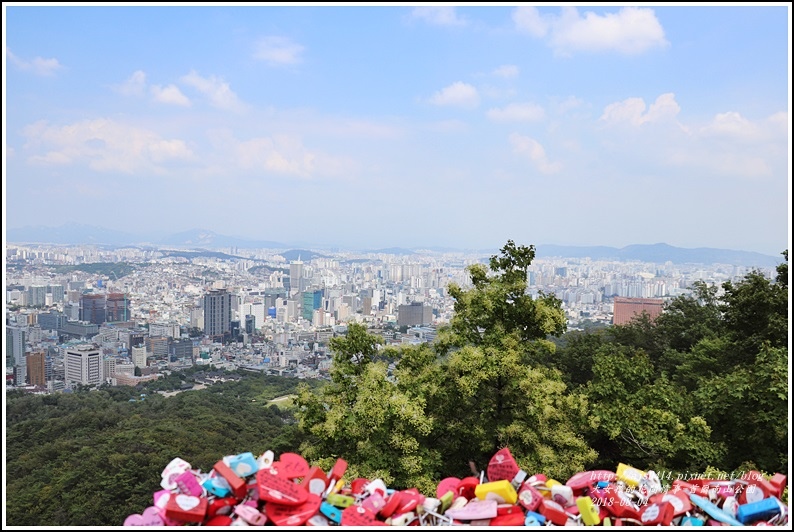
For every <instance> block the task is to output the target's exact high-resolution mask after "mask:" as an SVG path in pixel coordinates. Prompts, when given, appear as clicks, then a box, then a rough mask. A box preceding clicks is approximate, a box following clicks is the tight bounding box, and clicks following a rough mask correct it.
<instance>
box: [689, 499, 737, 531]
mask: <svg viewBox="0 0 794 532" xmlns="http://www.w3.org/2000/svg"><path fill="white" fill-rule="evenodd" d="M689 500H690V501H692V504H694V505H695V506H697V507H698V508H700V509H702V510H703V511H704V512H706V513H707V514H709V515H710V516H711V517H712V518H713V519H714V520H716V521H719V522H720V523H727V524H729V525H731V526H743V525H742V523H740V522H739V521H737V520H736V519H734V518H733V516H731V515H730V514H728V512H725V511H723V510H722V509H720V507H719V506H717V505H716V504H714V503H713V502H711V501H709V500H708V499H704V498H703V497H701V496H699V495H695V494H694V493H690V494H689ZM740 508H741V506H740Z"/></svg>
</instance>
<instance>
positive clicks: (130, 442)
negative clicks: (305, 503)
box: [5, 375, 303, 527]
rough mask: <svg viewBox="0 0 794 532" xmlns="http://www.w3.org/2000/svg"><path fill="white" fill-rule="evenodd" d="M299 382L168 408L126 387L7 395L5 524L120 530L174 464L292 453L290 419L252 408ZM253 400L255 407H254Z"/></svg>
mask: <svg viewBox="0 0 794 532" xmlns="http://www.w3.org/2000/svg"><path fill="white" fill-rule="evenodd" d="M296 384H297V379H282V378H280V377H269V376H263V375H259V376H254V375H252V376H250V377H245V378H244V379H242V380H241V381H238V382H228V383H224V384H217V385H215V386H212V387H210V388H208V389H206V390H200V391H189V392H184V393H180V394H178V395H176V396H174V397H171V398H164V397H162V396H160V395H158V394H153V395H148V396H147V397H146V399H145V400H144V401H134V402H130V401H129V399H136V398H138V395H139V393H138V392H137V391H136V390H134V389H133V388H130V387H103V388H102V389H100V390H99V391H93V392H82V393H72V394H64V393H60V394H53V395H45V396H36V395H24V394H22V393H20V392H10V393H8V394H7V407H6V430H7V433H6V475H7V476H6V478H7V485H6V490H5V494H6V522H7V524H9V525H13V526H26V527H27V526H41V525H58V526H119V525H120V524H121V523H122V522H123V521H124V519H125V518H126V516H127V515H129V514H130V513H135V512H140V511H141V510H143V509H144V508H146V507H147V506H151V503H152V500H151V497H152V493H153V492H154V491H157V490H158V489H160V487H159V483H158V482H159V478H160V472H161V471H162V470H163V468H164V467H165V466H166V465H167V464H168V462H170V461H171V459H173V458H174V457H177V456H179V457H181V458H183V459H185V460H187V461H188V462H190V463H191V465H192V466H193V467H194V468H199V469H201V470H202V471H208V470H210V469H211V468H212V465H213V464H214V463H215V462H217V461H218V460H219V459H220V458H221V457H223V456H226V455H229V454H237V453H241V452H245V451H251V452H253V453H255V454H260V453H262V452H264V451H266V450H268V449H272V450H273V451H274V452H276V453H280V452H286V451H294V450H295V449H297V447H298V445H299V442H300V441H301V440H302V437H303V436H302V435H301V433H300V431H299V429H298V427H297V424H296V423H295V420H294V418H293V417H292V414H291V413H290V412H288V411H283V410H280V409H279V408H278V407H276V406H274V405H269V406H268V405H267V404H266V402H263V401H258V400H256V399H255V398H256V397H258V395H259V394H260V393H262V392H263V390H265V389H270V391H271V396H270V397H268V399H272V398H273V397H276V396H277V395H283V394H284V393H290V392H295V389H296ZM252 400H253V401H252Z"/></svg>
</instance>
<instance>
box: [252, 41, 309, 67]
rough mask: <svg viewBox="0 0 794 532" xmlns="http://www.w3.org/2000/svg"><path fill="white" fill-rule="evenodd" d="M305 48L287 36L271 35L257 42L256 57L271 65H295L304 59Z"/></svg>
mask: <svg viewBox="0 0 794 532" xmlns="http://www.w3.org/2000/svg"><path fill="white" fill-rule="evenodd" d="M304 49H305V48H304V47H303V46H301V45H300V44H298V43H295V42H293V41H291V40H290V39H288V38H286V37H277V36H270V37H265V38H264V39H261V40H260V41H259V42H258V43H257V44H256V49H255V51H254V58H256V59H260V60H262V61H265V62H266V63H268V64H270V65H294V64H296V63H300V62H301V61H302V58H301V54H302V53H303V50H304Z"/></svg>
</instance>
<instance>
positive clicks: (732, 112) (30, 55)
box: [3, 3, 791, 256]
mask: <svg viewBox="0 0 794 532" xmlns="http://www.w3.org/2000/svg"><path fill="white" fill-rule="evenodd" d="M3 10H4V24H5V26H4V37H5V39H4V55H5V59H6V61H5V62H4V69H5V70H4V100H3V106H4V117H5V120H4V137H5V139H6V141H5V144H4V146H3V163H4V169H3V170H4V172H3V173H4V180H3V188H4V194H3V196H4V202H5V203H4V216H5V220H4V221H5V223H4V226H5V227H11V228H21V227H26V226H60V225H61V224H63V223H67V222H73V223H78V224H87V225H94V226H102V227H107V228H108V229H113V230H117V231H125V232H129V233H152V232H156V231H158V230H161V231H163V234H164V235H168V234H173V233H176V232H179V231H187V230H190V229H193V228H196V227H201V228H206V229H207V230H211V231H215V232H217V233H222V234H226V235H234V236H238V237H241V238H248V239H257V240H272V241H282V242H283V241H291V242H312V243H314V244H315V245H336V246H342V247H354V248H355V247H358V248H365V247H369V248H378V247H384V246H403V247H413V248H415V247H419V246H449V247H458V248H468V249H472V248H498V247H499V246H501V245H502V244H503V243H504V242H505V241H506V240H507V239H513V240H515V241H517V242H524V243H532V244H540V243H554V244H558V245H571V246H595V245H603V246H612V247H617V248H620V247H623V246H627V245H631V244H652V243H657V242H665V243H667V244H670V245H672V246H677V247H684V248H698V247H710V248H720V249H737V250H746V251H752V252H758V253H763V254H765V255H772V256H779V254H780V252H781V251H783V250H784V249H788V248H789V247H790V241H791V234H790V221H791V194H790V192H791V191H790V184H789V175H790V172H789V169H790V164H791V160H790V159H791V154H790V148H789V145H790V111H789V107H788V106H789V101H790V67H789V53H790V49H791V45H790V42H791V41H790V35H789V26H790V22H791V13H790V6H788V5H787V4H773V5H767V6H762V7H747V6H745V7H733V6H730V7H728V6H722V7H711V6H709V7H687V6H674V7H660V8H646V7H639V8H636V7H621V6H610V7H598V6H587V7H580V8H577V9H574V8H560V7H548V6H543V7H531V6H527V5H522V6H501V7H490V6H489V7H482V6H470V5H463V6H459V7H449V6H443V7H430V6H421V7H415V6H410V5H407V6H395V5H390V6H367V7H341V6H323V7H309V6H280V7H276V6H267V5H259V6H251V5H246V6H237V7H225V6H223V7H222V6H216V5H211V4H209V5H201V6H199V5H196V6H190V7H182V6H180V7H175V6H170V7H161V6H157V7H154V6H129V5H118V6H104V7H85V6H79V7H78V6H70V7H55V6H26V5H25V6H23V5H15V4H14V3H10V4H4V6H3ZM4 236H5V231H4Z"/></svg>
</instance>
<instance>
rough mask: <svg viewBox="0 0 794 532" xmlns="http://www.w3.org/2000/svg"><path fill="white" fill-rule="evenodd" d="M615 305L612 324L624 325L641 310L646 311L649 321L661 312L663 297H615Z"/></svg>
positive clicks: (640, 312) (641, 311) (639, 313)
mask: <svg viewBox="0 0 794 532" xmlns="http://www.w3.org/2000/svg"><path fill="white" fill-rule="evenodd" d="M614 303H615V306H614V309H613V314H612V324H613V325H626V324H628V323H630V322H631V321H632V320H633V319H634V318H635V317H637V316H639V315H641V314H642V313H643V312H645V313H647V314H648V316H649V317H650V319H651V321H653V320H655V319H656V317H657V316H659V315H660V314H661V313H662V309H663V308H664V300H663V299H644V298H639V297H615V300H614Z"/></svg>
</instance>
